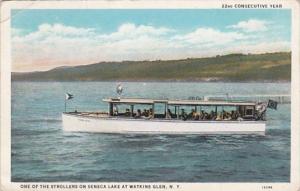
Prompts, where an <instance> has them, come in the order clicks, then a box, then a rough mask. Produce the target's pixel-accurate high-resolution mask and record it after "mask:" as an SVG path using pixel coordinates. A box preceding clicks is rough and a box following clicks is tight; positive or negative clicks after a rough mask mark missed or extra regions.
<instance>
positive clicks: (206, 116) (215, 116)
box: [166, 109, 242, 121]
mask: <svg viewBox="0 0 300 191" xmlns="http://www.w3.org/2000/svg"><path fill="white" fill-rule="evenodd" d="M166 118H167V119H172V118H177V116H176V115H174V114H173V113H172V112H171V110H170V109H168V111H167V115H166ZM179 118H180V119H182V120H216V121H219V120H242V118H241V115H240V113H239V112H238V111H231V112H227V111H225V110H223V111H222V112H219V113H217V112H215V111H211V112H210V113H207V112H205V111H204V110H201V111H200V112H199V113H198V112H196V110H195V109H192V110H191V112H190V113H186V112H185V110H184V109H181V113H180V115H179Z"/></svg>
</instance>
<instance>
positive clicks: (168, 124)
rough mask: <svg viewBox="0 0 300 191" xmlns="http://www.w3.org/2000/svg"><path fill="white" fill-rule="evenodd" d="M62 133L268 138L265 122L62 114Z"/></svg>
mask: <svg viewBox="0 0 300 191" xmlns="http://www.w3.org/2000/svg"><path fill="white" fill-rule="evenodd" d="M62 121H63V130H64V131H67V132H98V133H120V134H207V135H209V134H257V135H264V134H265V126H266V125H265V122H264V121H182V120H158V119H150V120H149V119H126V118H110V117H107V118H95V117H86V116H78V115H74V114H68V113H63V114H62Z"/></svg>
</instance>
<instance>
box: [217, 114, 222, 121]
mask: <svg viewBox="0 0 300 191" xmlns="http://www.w3.org/2000/svg"><path fill="white" fill-rule="evenodd" d="M221 120H223V119H222V114H221V113H219V114H218V115H217V117H216V121H221Z"/></svg>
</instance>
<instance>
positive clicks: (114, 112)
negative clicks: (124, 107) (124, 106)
mask: <svg viewBox="0 0 300 191" xmlns="http://www.w3.org/2000/svg"><path fill="white" fill-rule="evenodd" d="M118 115H119V112H118V109H117V108H116V107H115V108H114V111H113V116H118Z"/></svg>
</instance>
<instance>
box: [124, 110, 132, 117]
mask: <svg viewBox="0 0 300 191" xmlns="http://www.w3.org/2000/svg"><path fill="white" fill-rule="evenodd" d="M130 114H131V113H130V110H129V109H128V108H127V109H126V110H125V116H126V117H130Z"/></svg>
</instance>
